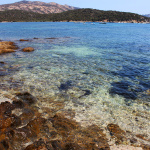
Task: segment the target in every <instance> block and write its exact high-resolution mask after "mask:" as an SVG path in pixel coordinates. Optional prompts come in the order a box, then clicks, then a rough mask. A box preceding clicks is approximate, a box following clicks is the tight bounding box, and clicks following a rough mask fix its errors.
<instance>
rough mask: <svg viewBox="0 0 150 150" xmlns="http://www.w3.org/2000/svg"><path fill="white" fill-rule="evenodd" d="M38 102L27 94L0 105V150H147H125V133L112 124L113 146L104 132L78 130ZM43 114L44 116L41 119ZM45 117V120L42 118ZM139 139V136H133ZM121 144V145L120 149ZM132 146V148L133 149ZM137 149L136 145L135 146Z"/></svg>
mask: <svg viewBox="0 0 150 150" xmlns="http://www.w3.org/2000/svg"><path fill="white" fill-rule="evenodd" d="M37 101H38V99H37V98H36V97H34V96H33V95H31V94H30V93H28V92H22V93H16V94H14V97H13V98H12V102H2V103H1V104H0V150H121V149H122V150H125V149H129V150H142V148H143V150H149V148H150V146H149V145H148V144H141V145H139V146H140V147H137V148H136V147H134V146H135V145H136V139H132V146H126V144H125V143H126V142H127V139H126V132H125V131H123V130H122V129H121V128H120V127H119V126H118V125H116V124H108V126H107V129H108V133H110V135H111V138H112V139H113V140H115V141H116V142H115V144H116V145H114V146H110V145H109V143H108V142H109V139H108V138H107V136H106V132H105V131H104V129H101V128H100V127H99V126H97V125H91V126H88V127H86V128H85V127H82V126H81V125H80V124H79V123H78V122H76V121H75V120H72V119H68V118H67V117H66V116H64V115H65V114H63V113H61V112H55V113H54V112H53V111H55V110H52V109H50V108H48V107H47V108H45V110H46V111H47V112H48V113H46V111H45V110H44V112H43V113H42V111H41V109H39V108H38V107H37V106H36V103H37ZM44 114H45V115H44ZM46 115H48V116H47V117H45V116H46ZM137 137H138V138H142V139H144V140H145V137H144V138H143V136H142V135H137ZM124 144H125V145H124ZM134 144H135V145H134ZM137 146H138V145H137ZM141 147H142V148H141Z"/></svg>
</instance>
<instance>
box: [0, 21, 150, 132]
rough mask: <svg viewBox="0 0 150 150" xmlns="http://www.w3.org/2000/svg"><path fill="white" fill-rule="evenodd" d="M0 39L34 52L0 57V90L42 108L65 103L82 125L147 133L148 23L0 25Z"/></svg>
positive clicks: (149, 113) (149, 98)
mask: <svg viewBox="0 0 150 150" xmlns="http://www.w3.org/2000/svg"><path fill="white" fill-rule="evenodd" d="M35 37H36V38H39V39H33V38H35ZM46 38H47V39H46ZM48 38H49V39H48ZM0 39H1V40H11V41H14V42H16V43H17V45H18V46H19V47H20V49H21V48H24V47H27V46H32V47H34V48H35V51H34V52H32V53H23V52H21V51H17V52H16V53H12V54H7V55H1V56H0V61H4V62H6V63H7V65H4V66H2V65H1V67H3V68H5V69H6V70H7V72H8V74H7V75H6V76H0V80H1V88H2V89H3V87H4V86H9V87H12V89H13V88H16V87H17V90H20V91H29V92H31V93H32V94H33V95H35V96H37V97H40V98H41V99H42V98H45V99H44V100H41V101H42V105H43V106H49V105H50V104H49V98H53V99H54V100H55V101H64V103H65V108H64V109H66V110H70V109H71V110H73V111H75V112H76V115H75V119H76V120H77V121H80V122H82V124H83V125H89V124H93V123H96V124H98V125H101V126H103V127H106V125H107V124H108V123H117V124H119V125H120V126H121V127H122V128H123V129H125V130H129V131H132V132H136V133H146V134H149V133H150V129H149V126H150V96H149V95H148V94H147V92H146V91H147V90H148V89H150V25H149V24H119V23H108V24H98V23H95V25H92V24H91V23H86V24H82V23H71V22H70V23H49V22H46V23H1V24H0ZM19 39H30V41H29V42H19V41H18V40H19ZM10 66H11V67H12V68H16V69H14V70H13V69H9V68H10ZM8 90H10V89H8Z"/></svg>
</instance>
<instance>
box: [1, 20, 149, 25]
mask: <svg viewBox="0 0 150 150" xmlns="http://www.w3.org/2000/svg"><path fill="white" fill-rule="evenodd" d="M17 22H73V23H88V22H93V23H94V22H95V23H134V24H150V22H138V21H136V20H132V21H105V20H104V21H92V20H91V21H72V20H70V21H67V20H63V21H11V22H9V21H1V22H0V23H17Z"/></svg>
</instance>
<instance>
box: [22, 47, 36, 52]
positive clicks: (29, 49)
mask: <svg viewBox="0 0 150 150" xmlns="http://www.w3.org/2000/svg"><path fill="white" fill-rule="evenodd" d="M22 51H23V52H32V51H34V48H33V47H26V48H23V49H22Z"/></svg>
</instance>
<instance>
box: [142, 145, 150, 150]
mask: <svg viewBox="0 0 150 150" xmlns="http://www.w3.org/2000/svg"><path fill="white" fill-rule="evenodd" d="M141 147H142V148H143V150H150V145H148V144H142V145H141Z"/></svg>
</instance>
